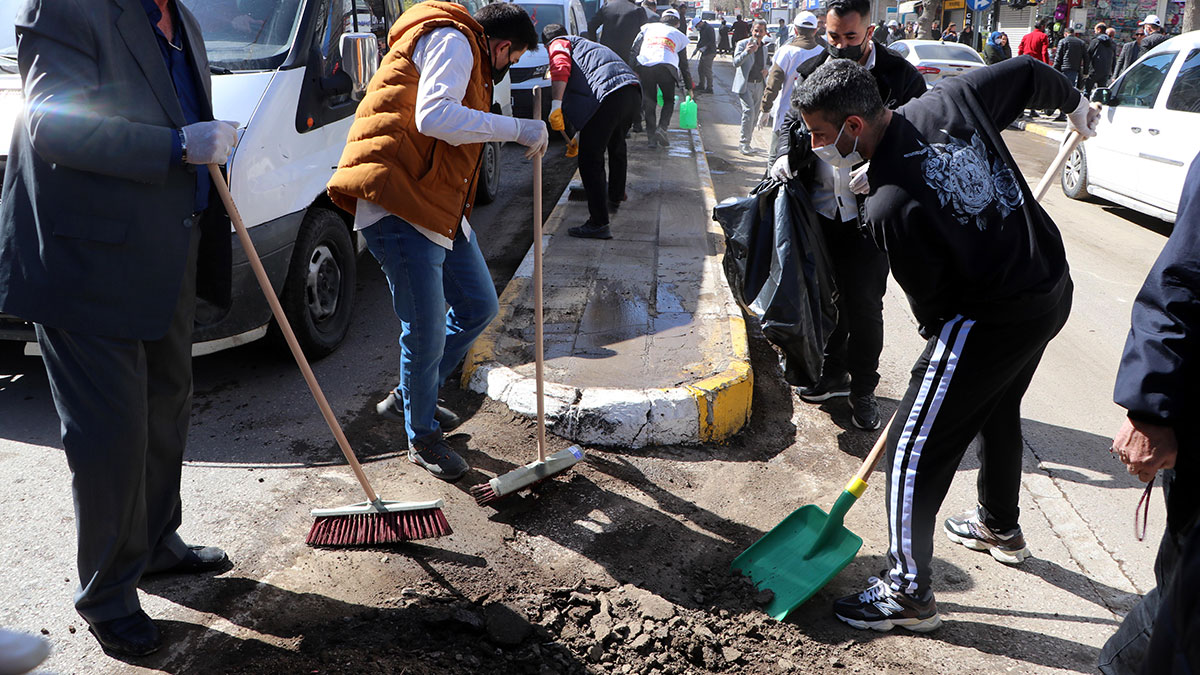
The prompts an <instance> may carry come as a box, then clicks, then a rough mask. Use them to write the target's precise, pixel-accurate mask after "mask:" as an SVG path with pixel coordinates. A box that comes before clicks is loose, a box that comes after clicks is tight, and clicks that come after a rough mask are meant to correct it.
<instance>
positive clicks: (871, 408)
mask: <svg viewBox="0 0 1200 675" xmlns="http://www.w3.org/2000/svg"><path fill="white" fill-rule="evenodd" d="M850 421H851V422H853V423H854V426H856V427H858V428H859V429H862V430H863V431H875V430H876V429H878V428H879V427H880V426H882V425H883V422H882V421H880V419H879V401H878V400H876V398H875V394H864V395H862V396H856V395H854V394H851V395H850Z"/></svg>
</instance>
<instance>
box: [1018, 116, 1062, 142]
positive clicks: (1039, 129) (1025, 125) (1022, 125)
mask: <svg viewBox="0 0 1200 675" xmlns="http://www.w3.org/2000/svg"><path fill="white" fill-rule="evenodd" d="M1009 126H1011V127H1012V128H1014V129H1017V130H1018V131H1028V132H1029V133H1031V134H1037V135H1038V136H1045V137H1046V138H1049V139H1051V140H1053V141H1062V140H1063V138H1065V137H1066V135H1067V132H1066V130H1065V129H1057V128H1055V127H1048V126H1045V125H1044V124H1038V123H1037V122H1026V121H1024V120H1017V121H1016V122H1013V123H1012V124H1011V125H1009Z"/></svg>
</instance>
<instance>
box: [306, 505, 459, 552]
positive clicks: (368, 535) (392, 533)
mask: <svg viewBox="0 0 1200 675" xmlns="http://www.w3.org/2000/svg"><path fill="white" fill-rule="evenodd" d="M443 504H444V502H443V501H442V500H441V499H437V500H434V501H429V502H386V501H383V500H382V499H380V500H377V501H374V502H361V503H359V504H352V505H350V506H344V507H341V508H335V509H313V511H312V515H313V518H315V520H314V521H313V526H312V529H311V530H309V532H308V538H307V539H305V543H307V544H308V545H309V546H372V545H376V544H395V543H399V542H403V541H413V540H415V539H432V538H435V537H444V536H446V535H448V534H451V533H452V532H453V530H451V529H450V523H449V522H448V521H447V520H446V516H445V514H443V513H442V506H443Z"/></svg>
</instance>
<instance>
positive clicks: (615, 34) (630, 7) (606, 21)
mask: <svg viewBox="0 0 1200 675" xmlns="http://www.w3.org/2000/svg"><path fill="white" fill-rule="evenodd" d="M644 23H646V12H645V10H643V9H642V6H641V5H635V4H634V3H632V2H630V1H629V0H608V2H605V3H604V5H603V6H602V7H600V9H599V10H597V11H596V13H595V14H594V15H592V20H591V21H588V38H589V39H591V40H596V31H597V30H599V29H600V27H601V26H603V27H604V33H603V35H601V37H600V40H599V42H600V44H602V45H604V46H605V47H608V48H609V49H611V50H613V51H614V52H616V53H617V56H620V57H621V58H623V59H626V60H629V59H630V52H632V51H633V41H634V39H635V38H637V36H638V31H640V30H641V29H642V24H644Z"/></svg>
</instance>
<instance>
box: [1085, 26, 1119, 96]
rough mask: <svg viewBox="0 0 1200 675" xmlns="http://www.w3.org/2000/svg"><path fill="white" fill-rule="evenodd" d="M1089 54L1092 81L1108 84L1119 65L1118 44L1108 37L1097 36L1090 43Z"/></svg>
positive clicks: (1089, 69)
mask: <svg viewBox="0 0 1200 675" xmlns="http://www.w3.org/2000/svg"><path fill="white" fill-rule="evenodd" d="M1087 53H1088V71H1089V72H1090V73H1091V79H1092V81H1093V82H1099V83H1101V84H1104V83H1107V82H1108V80H1109V78H1111V77H1112V76H1113V67H1114V66H1115V65H1116V63H1117V44H1116V43H1115V42H1113V40H1112V38H1110V37H1108V36H1107V35H1103V34H1101V35H1097V36H1095V37H1093V38H1092V41H1091V42H1090V43H1088V47H1087Z"/></svg>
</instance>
